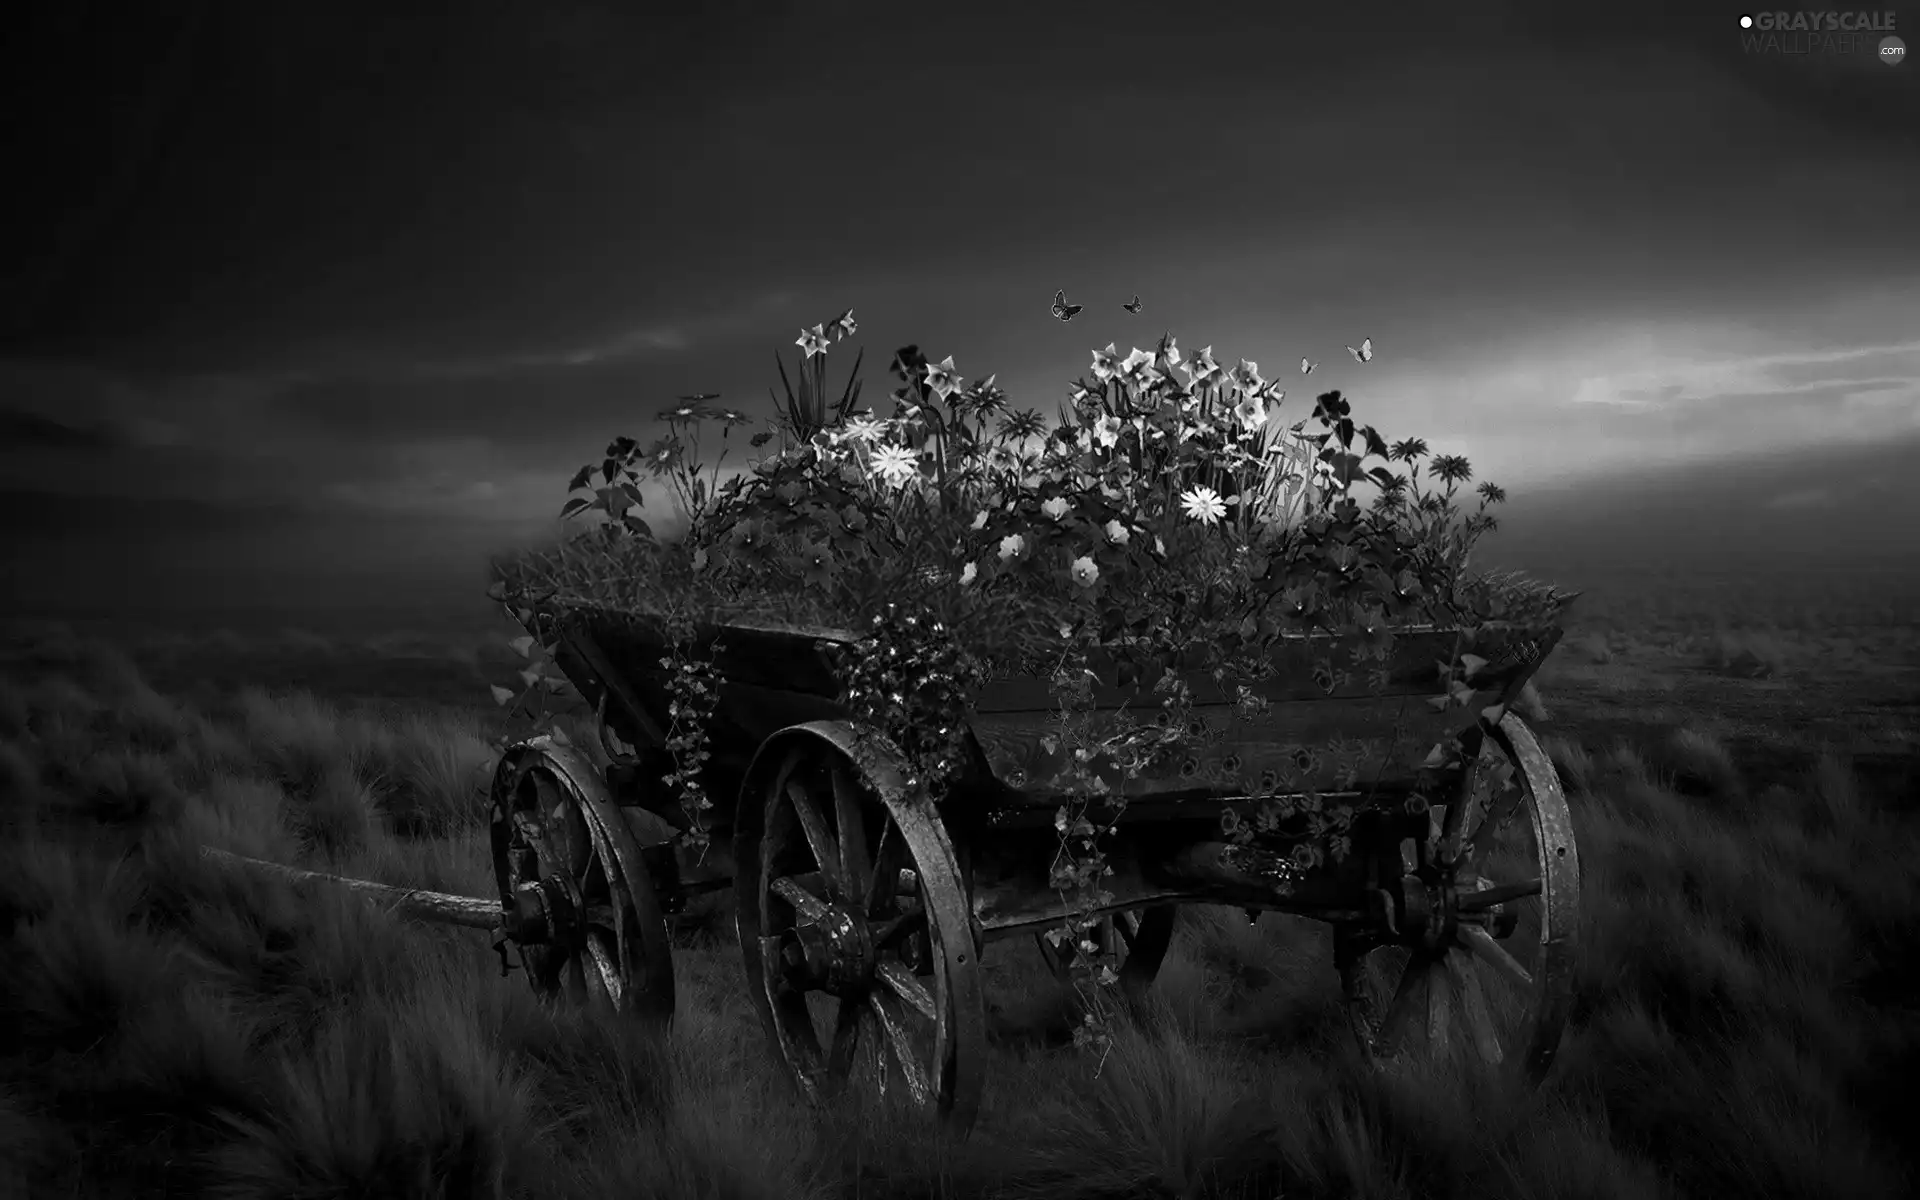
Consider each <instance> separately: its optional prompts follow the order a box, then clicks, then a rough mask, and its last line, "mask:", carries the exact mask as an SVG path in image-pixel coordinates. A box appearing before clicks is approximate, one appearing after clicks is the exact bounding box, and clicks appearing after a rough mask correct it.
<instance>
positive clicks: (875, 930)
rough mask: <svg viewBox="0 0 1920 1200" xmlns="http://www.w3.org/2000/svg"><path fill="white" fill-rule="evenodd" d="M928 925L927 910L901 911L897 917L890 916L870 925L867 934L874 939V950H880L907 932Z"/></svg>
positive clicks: (912, 931) (915, 930) (914, 931)
mask: <svg viewBox="0 0 1920 1200" xmlns="http://www.w3.org/2000/svg"><path fill="white" fill-rule="evenodd" d="M926 925H927V913H926V910H925V909H915V910H914V911H912V912H910V913H901V914H900V915H899V916H897V917H888V918H887V919H886V920H884V921H881V922H879V923H877V924H872V925H869V926H868V927H867V936H868V938H869V939H870V940H871V941H872V943H873V948H874V950H876V951H878V950H880V949H882V948H884V947H886V946H890V945H892V944H893V943H894V942H896V941H898V940H900V938H901V937H902V936H904V935H906V934H910V933H917V932H919V931H920V930H922V929H925V928H926Z"/></svg>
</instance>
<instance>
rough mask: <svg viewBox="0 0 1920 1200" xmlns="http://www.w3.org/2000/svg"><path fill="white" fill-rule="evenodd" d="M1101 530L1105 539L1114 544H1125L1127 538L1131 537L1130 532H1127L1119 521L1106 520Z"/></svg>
mask: <svg viewBox="0 0 1920 1200" xmlns="http://www.w3.org/2000/svg"><path fill="white" fill-rule="evenodd" d="M1101 532H1103V533H1105V534H1106V535H1107V540H1108V541H1109V542H1112V543H1113V544H1114V545H1116V546H1124V545H1126V544H1127V542H1128V540H1129V539H1131V538H1132V537H1133V535H1132V534H1130V533H1128V532H1127V527H1126V526H1125V525H1122V524H1121V523H1120V522H1119V521H1108V522H1107V524H1106V528H1105V529H1103V530H1102V531H1101Z"/></svg>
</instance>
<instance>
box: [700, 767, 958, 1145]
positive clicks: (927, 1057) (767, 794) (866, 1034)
mask: <svg viewBox="0 0 1920 1200" xmlns="http://www.w3.org/2000/svg"><path fill="white" fill-rule="evenodd" d="M848 736H850V735H848ZM774 749H775V748H774V747H772V746H770V747H768V748H767V749H765V750H763V751H762V754H763V755H765V754H768V753H769V751H773V750H774ZM777 754H778V757H777V759H776V761H777V763H778V765H777V767H776V768H775V769H774V770H773V771H772V772H771V774H770V776H763V774H762V771H761V770H760V764H759V763H756V765H755V769H754V770H753V771H752V772H750V774H749V777H748V788H749V789H750V790H749V791H747V792H745V793H743V797H742V803H741V819H740V820H739V822H738V828H737V830H736V834H735V843H734V854H735V859H736V864H737V873H736V876H735V878H736V885H735V886H736V899H737V901H738V907H737V917H736V920H737V922H738V931H739V937H740V948H741V953H742V956H743V957H744V959H745V963H746V968H747V975H748V981H749V985H750V990H751V993H752V995H753V998H754V1001H755V1004H756V1006H757V1007H758V1008H759V1010H760V1013H761V1017H762V1020H763V1022H764V1023H765V1025H766V1028H767V1031H768V1035H769V1037H770V1038H771V1040H772V1041H773V1043H774V1047H775V1049H776V1052H777V1053H778V1055H779V1057H780V1058H781V1060H782V1061H783V1062H784V1063H785V1065H786V1066H787V1068H788V1071H789V1074H790V1075H791V1077H792V1078H793V1079H794V1080H795V1082H796V1083H797V1084H798V1086H799V1088H800V1091H801V1093H802V1094H803V1095H804V1096H805V1097H806V1098H807V1099H808V1100H810V1101H813V1102H816V1103H818V1102H820V1101H822V1100H825V1099H827V1098H828V1097H831V1096H834V1095H836V1094H839V1093H840V1092H841V1091H843V1090H844V1089H846V1088H847V1087H848V1086H849V1085H850V1084H856V1085H864V1086H867V1087H869V1088H871V1089H872V1090H875V1091H877V1092H880V1093H882V1094H885V1093H887V1092H888V1091H889V1090H890V1089H891V1088H892V1087H894V1086H896V1085H904V1093H905V1095H906V1096H907V1097H908V1098H909V1099H910V1100H911V1102H913V1103H914V1104H916V1105H918V1106H921V1107H923V1108H926V1109H928V1110H931V1111H937V1112H938V1113H940V1114H941V1115H942V1116H943V1117H944V1118H946V1120H947V1122H948V1123H949V1125H950V1126H952V1127H955V1128H956V1130H957V1131H959V1132H962V1133H964V1132H965V1131H966V1130H967V1129H969V1128H970V1127H971V1125H972V1122H973V1119H974V1115H975V1113H976V1112H977V1109H978V1105H979V1093H980V1077H981V1067H982V1065H983V1059H984V1055H985V1049H986V1047H985V1041H986V1037H985V1008H984V1003H983V998H982V993H981V981H980V978H979V973H978V969H977V962H978V954H977V947H976V946H975V944H974V940H973V933H972V927H971V923H970V921H969V920H968V912H969V909H968V907H967V903H966V894H965V892H964V890H963V889H962V887H961V885H960V876H959V871H958V869H957V867H956V865H955V859H954V854H953V849H952V846H951V844H950V842H949V841H948V839H947V835H946V832H945V830H944V828H943V827H942V825H941V824H940V821H939V818H938V816H937V815H936V813H935V812H934V809H933V806H932V804H931V803H929V802H927V801H926V799H925V797H924V795H923V794H922V793H920V792H919V791H917V790H910V789H909V788H908V787H907V786H906V785H905V782H904V775H905V773H904V771H902V770H898V769H896V768H894V767H891V766H888V765H886V764H884V763H882V764H880V765H878V766H874V765H869V768H868V769H867V770H862V769H861V768H860V767H859V766H857V765H856V764H855V762H854V760H853V758H852V757H851V756H849V755H848V754H847V753H846V752H844V751H843V750H842V749H841V748H840V747H838V746H836V745H833V744H830V743H828V742H825V741H824V740H822V739H821V738H819V737H805V738H800V739H785V744H784V745H782V746H780V747H778V750H777ZM873 757H874V756H873V755H872V754H871V753H868V754H863V755H862V760H863V761H867V762H869V763H870V764H871V760H872V759H873ZM762 778H764V779H765V780H766V784H765V786H764V787H763V788H755V786H754V784H755V782H756V780H759V779H762Z"/></svg>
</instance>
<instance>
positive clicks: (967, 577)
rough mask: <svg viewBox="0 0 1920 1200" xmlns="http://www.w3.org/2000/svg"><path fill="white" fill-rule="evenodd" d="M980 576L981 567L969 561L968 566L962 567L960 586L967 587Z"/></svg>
mask: <svg viewBox="0 0 1920 1200" xmlns="http://www.w3.org/2000/svg"><path fill="white" fill-rule="evenodd" d="M979 576H980V568H979V567H977V566H975V565H973V564H972V563H968V564H967V565H966V566H964V567H961V568H960V586H961V587H966V586H967V585H968V584H970V583H972V582H973V581H974V580H975V579H977V578H979Z"/></svg>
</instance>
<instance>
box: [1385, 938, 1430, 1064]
mask: <svg viewBox="0 0 1920 1200" xmlns="http://www.w3.org/2000/svg"><path fill="white" fill-rule="evenodd" d="M1432 967H1433V964H1432V961H1431V960H1430V959H1424V958H1418V957H1415V958H1409V959H1408V960H1407V968H1406V970H1405V971H1403V972H1402V973H1401V975H1400V983H1399V986H1398V987H1396V988H1395V989H1394V992H1393V999H1392V1000H1391V1001H1390V1002H1388V1004H1387V1011H1386V1013H1385V1014H1384V1015H1383V1016H1382V1017H1381V1018H1380V1030H1379V1035H1378V1040H1379V1043H1380V1047H1381V1050H1382V1052H1383V1053H1386V1054H1392V1053H1393V1052H1394V1051H1395V1050H1397V1049H1398V1048H1399V1047H1401V1046H1402V1045H1404V1044H1405V1043H1406V1040H1407V1034H1409V1033H1412V1032H1413V1031H1415V1030H1423V1029H1424V1026H1425V1024H1426V1009H1427V992H1428V990H1429V987H1430V984H1431V979H1430V978H1429V977H1430V976H1431V974H1432Z"/></svg>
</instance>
